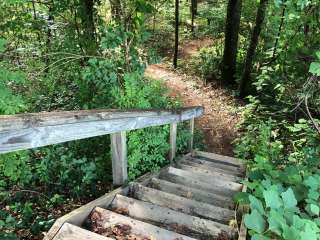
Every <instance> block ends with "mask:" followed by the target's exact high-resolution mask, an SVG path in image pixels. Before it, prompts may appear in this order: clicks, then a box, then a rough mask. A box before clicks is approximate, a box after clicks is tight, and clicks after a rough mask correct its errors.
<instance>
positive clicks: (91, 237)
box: [53, 223, 113, 240]
mask: <svg viewBox="0 0 320 240" xmlns="http://www.w3.org/2000/svg"><path fill="white" fill-rule="evenodd" d="M74 239H77V240H113V239H112V238H108V237H104V236H102V235H99V234H96V233H94V232H90V231H88V230H85V229H83V228H80V227H78V226H75V225H72V224H70V223H64V224H63V225H62V227H61V228H60V230H59V232H58V233H57V235H56V236H55V237H54V238H53V240H74Z"/></svg>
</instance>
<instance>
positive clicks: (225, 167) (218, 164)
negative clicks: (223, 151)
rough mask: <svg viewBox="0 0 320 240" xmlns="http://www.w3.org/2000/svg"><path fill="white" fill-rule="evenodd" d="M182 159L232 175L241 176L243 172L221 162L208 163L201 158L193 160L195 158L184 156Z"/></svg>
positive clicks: (238, 168)
mask: <svg viewBox="0 0 320 240" xmlns="http://www.w3.org/2000/svg"><path fill="white" fill-rule="evenodd" d="M184 159H186V160H189V161H192V162H195V163H198V164H202V165H204V166H208V167H210V168H217V169H222V170H225V171H229V172H231V174H232V173H241V176H243V175H244V173H245V170H244V169H242V168H240V167H237V166H234V165H227V164H224V163H221V162H213V161H208V159H201V158H195V157H190V156H186V157H185V158H184Z"/></svg>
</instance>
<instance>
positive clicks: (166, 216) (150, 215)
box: [111, 195, 233, 238]
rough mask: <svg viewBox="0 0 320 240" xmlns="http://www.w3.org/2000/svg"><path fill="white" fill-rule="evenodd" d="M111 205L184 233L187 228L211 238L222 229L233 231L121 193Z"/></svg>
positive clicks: (219, 224)
mask: <svg viewBox="0 0 320 240" xmlns="http://www.w3.org/2000/svg"><path fill="white" fill-rule="evenodd" d="M159 197H160V196H159ZM111 207H112V209H121V210H124V211H126V213H127V214H128V215H129V216H130V217H133V218H135V219H140V220H142V221H144V222H155V223H157V224H161V225H165V226H166V227H168V228H169V230H171V229H170V228H173V229H174V230H178V231H179V230H180V232H179V233H182V234H183V231H184V230H185V229H186V228H187V229H189V230H191V231H192V232H195V233H198V234H201V235H202V236H209V238H210V236H211V238H212V237H213V236H214V237H217V236H218V235H219V234H220V233H221V232H222V231H224V232H227V233H232V232H233V229H232V228H231V227H229V226H227V225H224V224H221V223H217V222H214V221H210V220H206V219H201V218H199V217H195V216H191V215H188V214H185V213H181V212H178V211H174V210H171V209H169V208H166V207H161V206H158V205H155V204H152V203H148V202H144V201H140V200H136V199H133V198H128V197H125V196H121V195H117V196H116V198H115V199H114V201H113V202H112V205H111ZM193 237H197V235H196V234H195V236H193Z"/></svg>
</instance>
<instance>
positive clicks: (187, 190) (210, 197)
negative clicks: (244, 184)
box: [150, 178, 234, 209]
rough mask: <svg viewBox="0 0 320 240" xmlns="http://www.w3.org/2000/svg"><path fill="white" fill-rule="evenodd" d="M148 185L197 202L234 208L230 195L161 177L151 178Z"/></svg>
mask: <svg viewBox="0 0 320 240" xmlns="http://www.w3.org/2000/svg"><path fill="white" fill-rule="evenodd" d="M150 186H151V187H152V188H155V189H158V190H160V191H163V192H167V193H172V194H176V195H178V196H181V197H185V198H189V199H193V200H196V201H199V202H205V203H208V204H211V205H215V206H218V207H223V208H229V209H233V208H234V202H233V200H232V198H231V197H226V196H222V195H219V194H217V193H212V192H207V191H203V190H201V189H197V188H193V187H190V186H188V185H187V186H185V185H182V184H177V183H172V182H169V181H165V180H162V179H157V178H152V179H151V181H150Z"/></svg>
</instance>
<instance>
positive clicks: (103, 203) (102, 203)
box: [43, 187, 129, 240]
mask: <svg viewBox="0 0 320 240" xmlns="http://www.w3.org/2000/svg"><path fill="white" fill-rule="evenodd" d="M128 189H129V188H128V187H125V188H117V189H115V190H114V191H112V192H110V193H107V194H105V195H104V196H102V197H100V198H98V199H96V200H94V201H92V202H89V203H88V204H86V205H83V206H81V207H79V208H77V209H75V210H73V211H72V212H70V213H68V214H66V215H64V216H62V217H60V218H58V219H57V220H56V221H55V223H54V224H53V226H52V227H51V228H50V230H49V232H48V233H47V234H46V235H45V236H44V239H43V240H51V239H53V238H54V236H55V235H56V234H57V232H58V231H59V230H60V228H61V227H62V225H63V224H64V223H70V224H73V225H76V226H81V225H82V224H83V223H84V221H85V220H86V219H87V218H88V216H89V215H90V213H91V211H92V209H94V208H95V207H97V206H98V207H107V206H108V205H109V204H110V203H111V202H112V200H113V199H114V197H115V196H116V194H123V195H126V194H127V193H128Z"/></svg>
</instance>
